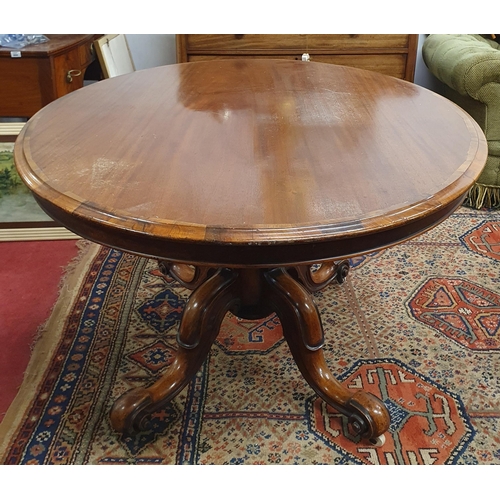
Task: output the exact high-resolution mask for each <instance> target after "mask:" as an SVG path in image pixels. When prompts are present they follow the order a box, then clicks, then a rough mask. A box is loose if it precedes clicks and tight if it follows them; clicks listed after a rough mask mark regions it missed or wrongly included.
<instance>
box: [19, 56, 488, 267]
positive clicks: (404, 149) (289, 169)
mask: <svg viewBox="0 0 500 500" xmlns="http://www.w3.org/2000/svg"><path fill="white" fill-rule="evenodd" d="M486 157H487V143H486V139H485V137H484V135H483V133H482V131H481V130H480V128H479V126H478V125H477V124H476V123H475V122H474V121H473V120H472V118H470V116H469V115H467V114H466V113H465V112H464V111H462V110H461V109H460V108H459V107H457V106H456V105H455V104H453V103H451V102H450V101H448V100H446V99H445V98H443V97H441V96H438V95H437V94H434V93H432V92H430V91H429V90H426V89H424V88H421V87H419V86H417V85H414V84H411V83H409V82H406V81H403V80H399V79H396V78H392V77H388V76H384V75H381V74H378V73H374V72H369V71H363V70H358V69H354V68H348V67H343V66H335V65H329V64H321V63H314V62H311V63H305V62H302V61H286V60H271V61H269V60H248V61H241V60H219V61H209V62H197V63H185V64H176V65H169V66H162V67H158V68H153V69H149V70H144V71H137V72H135V73H131V74H129V75H124V76H121V77H116V78H112V79H109V80H104V81H102V82H99V83H95V84H92V85H90V86H88V87H85V88H83V89H80V90H78V91H76V92H73V93H71V94H69V95H67V96H65V97H63V98H60V99H58V100H57V101H55V102H53V103H51V104H50V105H48V106H46V107H45V108H43V109H42V110H41V111H40V112H38V113H37V114H36V115H35V116H34V117H33V118H32V119H31V120H30V121H29V122H28V124H27V126H26V127H25V128H24V130H23V131H22V133H21V135H20V136H19V138H18V140H17V142H16V146H15V161H16V165H17V168H18V170H19V172H20V174H21V176H22V178H23V179H24V181H25V182H26V183H27V185H28V186H29V188H30V189H31V190H32V191H33V193H34V195H35V197H36V199H37V200H38V202H39V203H40V205H41V206H42V207H43V208H44V209H45V210H46V211H47V212H48V213H49V215H51V216H52V217H53V218H55V219H56V220H58V221H60V222H61V223H63V224H64V225H65V226H67V227H68V228H69V229H71V230H73V231H75V232H76V233H78V234H81V235H82V236H84V237H86V238H89V239H91V240H94V241H97V242H99V243H102V244H105V245H108V246H113V247H115V248H121V249H124V250H128V251H131V252H134V253H138V254H141V255H147V256H154V257H161V258H168V259H172V260H178V261H184V262H198V263H216V264H218V265H234V266H243V265H255V266H265V265H285V264H289V263H293V262H305V261H310V262H312V261H316V260H326V259H333V258H338V257H344V256H348V255H353V254H358V253H364V252H368V251H372V250H374V249H377V248H383V247H386V246H389V245H391V244H394V243H396V242H398V241H402V240H404V239H407V238H409V237H412V236H414V235H415V234H418V233H420V232H422V231H424V230H426V229H428V228H429V227H432V226H433V225H435V224H437V223H438V222H440V221H441V220H442V219H444V218H445V217H447V216H448V215H449V214H450V213H451V212H453V211H454V210H455V209H456V208H457V207H458V206H459V205H460V203H461V201H462V199H463V197H464V196H465V195H466V193H467V191H468V189H469V188H470V187H471V185H472V184H473V183H474V181H475V180H476V179H477V177H478V176H479V174H480V172H481V170H482V168H483V166H484V163H485V161H486Z"/></svg>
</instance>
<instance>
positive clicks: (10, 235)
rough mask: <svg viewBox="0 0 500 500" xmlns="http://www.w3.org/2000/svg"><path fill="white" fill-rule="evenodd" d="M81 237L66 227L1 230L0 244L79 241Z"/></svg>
mask: <svg viewBox="0 0 500 500" xmlns="http://www.w3.org/2000/svg"><path fill="white" fill-rule="evenodd" d="M79 239H80V236H77V235H76V234H74V233H72V232H71V231H68V230H67V229H66V228H64V227H26V228H14V229H0V242H5V241H42V240H79Z"/></svg>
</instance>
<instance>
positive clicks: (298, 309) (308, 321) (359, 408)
mask: <svg viewBox="0 0 500 500" xmlns="http://www.w3.org/2000/svg"><path fill="white" fill-rule="evenodd" d="M266 280H267V283H268V288H267V299H268V300H269V301H270V302H272V304H273V306H274V308H275V310H276V313H277V314H278V317H279V318H280V321H281V324H282V327H283V335H284V337H285V339H286V341H287V342H288V345H289V347H290V351H291V353H292V356H293V357H294V359H295V362H296V363H297V366H298V367H299V369H300V371H301V373H302V375H303V376H304V378H305V379H306V381H307V382H308V383H309V385H310V386H311V387H312V388H313V389H314V390H315V392H316V393H317V394H318V395H319V396H320V397H321V398H322V399H323V400H324V401H326V402H327V403H328V404H329V405H331V406H332V407H334V408H335V409H337V410H338V411H339V412H341V413H342V414H344V415H346V416H347V417H348V418H349V422H350V424H351V426H352V428H353V431H354V433H355V434H360V435H362V436H364V437H366V438H369V439H370V438H377V437H378V436H381V435H382V434H383V433H384V432H386V431H387V429H388V428H389V424H390V417H389V413H388V411H387V409H386V407H385V406H384V404H383V403H382V401H380V400H379V399H378V398H377V397H375V396H373V395H371V394H368V393H366V392H363V391H358V392H351V391H349V390H347V389H345V388H344V387H343V386H342V385H341V384H340V383H339V382H338V381H337V380H336V379H335V377H334V376H333V375H332V373H331V372H330V370H329V368H328V366H327V365H326V362H325V358H324V356H323V352H322V346H323V328H322V325H321V320H320V316H319V312H318V310H317V307H316V305H315V303H314V301H313V298H312V297H311V295H310V294H309V293H308V291H307V290H306V289H305V288H304V287H303V286H302V285H301V284H300V283H298V282H297V281H295V280H294V279H293V278H292V277H291V276H290V275H289V274H288V273H287V272H286V271H285V270H284V269H273V270H272V271H269V272H268V273H266Z"/></svg>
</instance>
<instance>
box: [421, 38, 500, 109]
mask: <svg viewBox="0 0 500 500" xmlns="http://www.w3.org/2000/svg"><path fill="white" fill-rule="evenodd" d="M499 49H500V45H499V44H498V43H496V42H495V41H493V40H486V39H485V38H483V37H481V36H480V35H429V36H428V37H427V38H426V40H425V41H424V44H423V46H422V57H423V59H424V62H425V64H426V65H427V67H428V68H429V70H430V72H431V73H432V74H433V75H434V76H436V77H437V78H438V79H439V80H441V81H442V82H443V83H445V84H446V85H448V86H449V87H451V88H452V89H454V90H456V91H457V92H458V93H460V94H462V95H469V96H470V97H472V98H473V99H478V100H482V99H481V96H480V95H479V92H480V90H481V88H482V87H483V86H484V85H486V84H488V83H500V50H499Z"/></svg>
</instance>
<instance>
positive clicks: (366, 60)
mask: <svg viewBox="0 0 500 500" xmlns="http://www.w3.org/2000/svg"><path fill="white" fill-rule="evenodd" d="M235 58H237V59H242V58H245V59H291V60H294V59H295V60H298V61H300V60H301V59H302V54H300V55H299V54H296V55H284V56H276V55H272V56H259V55H248V56H234V55H229V54H228V55H192V56H189V61H190V62H193V61H209V60H214V59H235ZM311 61H315V62H322V63H328V64H341V65H344V66H351V67H354V68H359V69H366V70H369V71H377V72H378V73H382V74H384V75H388V76H394V77H396V78H404V77H405V71H406V56H405V55H403V54H383V55H312V56H311ZM304 64H307V63H306V62H305V63H304Z"/></svg>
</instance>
